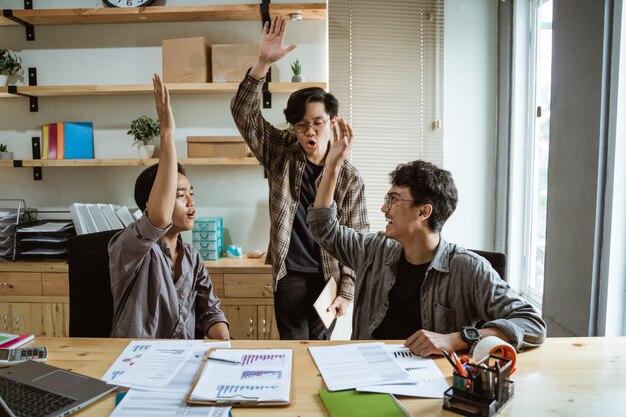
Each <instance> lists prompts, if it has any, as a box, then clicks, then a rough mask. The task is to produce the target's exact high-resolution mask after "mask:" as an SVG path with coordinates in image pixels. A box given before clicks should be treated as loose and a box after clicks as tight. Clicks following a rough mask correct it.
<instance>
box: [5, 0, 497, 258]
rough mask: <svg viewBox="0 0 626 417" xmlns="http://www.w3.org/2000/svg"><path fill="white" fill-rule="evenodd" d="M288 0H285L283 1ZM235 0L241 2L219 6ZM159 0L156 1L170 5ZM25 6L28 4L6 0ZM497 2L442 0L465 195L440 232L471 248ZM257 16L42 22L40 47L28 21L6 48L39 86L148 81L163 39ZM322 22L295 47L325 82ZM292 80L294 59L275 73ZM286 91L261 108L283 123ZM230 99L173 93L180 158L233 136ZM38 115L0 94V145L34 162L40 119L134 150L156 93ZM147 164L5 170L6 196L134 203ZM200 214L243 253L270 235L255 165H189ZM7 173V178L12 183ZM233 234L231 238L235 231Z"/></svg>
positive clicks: (226, 29) (292, 36)
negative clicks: (81, 127)
mask: <svg viewBox="0 0 626 417" xmlns="http://www.w3.org/2000/svg"><path fill="white" fill-rule="evenodd" d="M283 2H284V1H283ZM194 3H195V4H202V3H204V2H202V1H201V0H195V1H193V0H186V1H185V0H168V1H167V5H168V6H172V5H182V4H194ZM220 3H239V1H235V0H233V1H220ZM163 4H164V2H163V1H160V2H159V1H157V2H156V3H155V5H163ZM100 5H101V2H100V1H97V0H90V1H79V0H38V1H36V2H35V7H36V8H60V7H100ZM3 7H4V8H11V7H13V8H16V9H19V8H22V7H23V2H22V1H21V0H7V1H3ZM496 11H497V2H495V1H493V0H472V1H466V0H446V2H445V35H444V39H445V56H444V65H445V67H444V68H445V76H444V115H445V118H444V149H445V168H446V169H449V170H450V171H451V172H452V174H453V175H454V177H455V180H456V182H457V187H458V189H459V196H460V202H459V206H458V208H457V211H456V213H455V214H454V215H453V216H452V218H451V219H450V221H449V222H448V224H447V226H446V227H445V229H444V234H445V236H446V238H447V239H448V240H450V241H455V242H458V243H460V244H463V245H464V246H467V247H471V248H482V249H490V248H492V245H493V242H492V240H493V239H492V235H493V210H494V209H493V207H494V203H493V195H494V184H495V182H494V178H493V173H494V172H495V161H494V159H495V153H494V143H495V139H494V138H495V114H496V105H495V97H496V92H495V88H496V15H497V13H496ZM259 28H260V24H259V23H258V22H205V23H185V22H183V23H165V24H142V25H93V26H84V27H83V26H47V27H46V26H38V27H36V28H35V31H36V38H37V40H36V41H35V42H26V40H25V36H24V29H23V28H21V27H0V38H2V40H3V42H2V43H3V47H4V46H6V47H8V48H9V49H13V50H17V51H18V52H19V54H20V55H21V56H22V57H23V59H24V63H25V64H26V66H35V67H37V70H38V77H39V84H40V85H48V84H52V85H53V84H57V85H62V84H104V83H111V84H113V83H125V84H126V83H128V84H131V83H138V84H145V83H149V81H150V75H151V74H152V72H155V71H157V72H159V71H160V68H161V52H160V41H161V39H163V38H176V37H191V36H207V37H208V38H209V39H210V40H211V41H212V42H214V43H233V42H241V43H244V42H255V41H257V39H258V33H259V30H260V29H259ZM326 39H327V36H326V29H325V22H319V21H302V22H297V23H294V24H290V26H289V29H288V33H287V42H288V43H297V44H299V47H298V49H296V51H294V52H293V53H292V56H293V58H294V59H295V58H296V57H297V58H299V59H300V61H301V62H303V63H304V71H305V81H307V80H309V81H319V80H326V79H327V58H326V53H327V52H326V50H327V48H326ZM277 76H278V78H279V79H280V80H281V81H287V80H288V77H289V70H288V61H284V62H281V63H280V64H279V68H278V71H277V72H274V79H275V80H276V79H277ZM286 99H287V96H286V95H274V97H273V108H272V109H271V110H269V111H264V114H265V115H266V117H267V118H268V119H269V120H270V121H271V122H273V123H276V124H280V125H282V123H284V117H283V115H282V109H283V108H284V106H285V103H286ZM229 100H230V95H217V96H182V95H176V96H173V99H172V102H173V107H174V113H175V116H176V122H177V132H176V141H177V149H178V152H179V155H180V156H185V155H186V149H185V138H186V136H188V135H222V134H224V135H228V134H236V130H235V127H234V124H233V122H232V119H231V116H230V111H229V108H228V104H229ZM39 108H40V111H39V112H38V113H29V112H28V103H27V101H26V100H20V99H10V100H9V99H6V100H0V142H5V143H6V142H8V144H9V146H10V148H11V150H13V151H14V152H15V158H16V159H20V158H21V159H30V158H31V156H30V137H31V136H36V135H38V129H37V127H38V126H40V125H41V124H43V123H49V122H55V121H63V120H68V121H70V120H83V121H93V122H94V126H95V136H96V156H102V157H109V156H122V155H126V154H127V152H128V153H130V152H132V148H131V147H130V144H131V142H132V140H131V138H130V137H128V136H126V130H127V129H128V125H129V123H130V121H131V120H132V119H134V118H135V117H137V116H139V115H141V114H144V113H146V114H152V115H154V110H153V104H152V99H151V97H150V96H117V97H86V98H78V97H60V98H47V99H40V102H39ZM140 171H141V169H140V168H44V169H43V181H33V180H32V170H31V169H26V168H25V169H1V170H0V177H1V178H2V179H3V180H2V181H0V197H2V198H16V197H22V198H26V200H27V202H28V204H29V205H31V206H35V207H39V208H57V207H66V206H68V205H69V204H71V203H72V202H75V201H82V202H101V201H107V202H112V203H118V204H127V205H129V206H134V201H133V198H132V188H133V184H134V180H135V178H136V176H137V175H138V174H139V172H140ZM188 174H189V177H190V179H191V181H192V183H193V185H194V187H195V190H196V204H197V206H198V213H199V215H201V216H217V215H219V216H223V217H224V219H225V224H226V227H227V229H228V230H229V234H230V239H231V240H232V241H236V242H237V243H240V244H242V245H243V246H244V250H247V249H265V247H266V245H267V242H268V230H269V217H268V213H267V210H268V209H267V184H266V180H265V179H264V178H263V172H262V170H261V168H259V167H248V166H246V167H188ZM5 178H6V179H9V178H10V181H6V180H4V179H5ZM227 237H228V236H227Z"/></svg>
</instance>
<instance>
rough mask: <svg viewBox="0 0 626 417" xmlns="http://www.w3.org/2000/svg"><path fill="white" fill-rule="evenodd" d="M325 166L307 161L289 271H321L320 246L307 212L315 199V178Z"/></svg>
mask: <svg viewBox="0 0 626 417" xmlns="http://www.w3.org/2000/svg"><path fill="white" fill-rule="evenodd" d="M323 168H324V167H323V166H320V165H315V164H314V163H312V162H310V161H306V167H305V168H304V173H303V174H302V185H301V186H300V201H299V203H298V208H297V209H296V217H295V218H294V220H293V227H292V228H291V242H290V243H289V251H288V252H287V259H286V260H285V264H286V266H287V270H288V271H297V272H308V273H320V272H321V271H322V267H321V255H320V247H319V245H318V244H317V243H315V241H314V240H313V238H312V237H311V233H309V228H308V227H307V224H306V214H307V210H308V208H309V206H310V205H311V204H313V202H314V201H315V180H316V179H317V177H319V175H320V174H321V172H322V169H323Z"/></svg>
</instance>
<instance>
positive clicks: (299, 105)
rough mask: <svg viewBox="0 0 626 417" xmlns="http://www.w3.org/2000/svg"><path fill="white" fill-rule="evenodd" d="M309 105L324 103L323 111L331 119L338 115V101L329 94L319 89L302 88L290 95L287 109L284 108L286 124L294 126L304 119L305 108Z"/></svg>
mask: <svg viewBox="0 0 626 417" xmlns="http://www.w3.org/2000/svg"><path fill="white" fill-rule="evenodd" d="M309 103H324V109H326V113H328V115H329V116H330V118H331V119H332V118H333V117H335V116H337V114H338V113H339V101H337V98H336V97H335V96H333V95H332V94H331V93H328V92H326V91H324V89H323V88H319V87H309V88H303V89H301V90H298V91H295V92H294V93H292V94H291V95H290V96H289V100H287V108H285V118H286V119H287V122H288V123H290V124H292V125H295V124H296V123H298V122H299V121H301V120H302V119H304V113H306V106H307V104H309Z"/></svg>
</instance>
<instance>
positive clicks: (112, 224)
mask: <svg viewBox="0 0 626 417" xmlns="http://www.w3.org/2000/svg"><path fill="white" fill-rule="evenodd" d="M70 214H71V216H72V221H73V222H74V226H75V227H76V234H78V235H84V234H88V233H97V232H103V231H105V230H117V229H123V228H124V227H126V226H128V225H129V224H131V223H133V222H134V221H135V220H137V219H139V218H140V217H141V211H140V210H136V211H135V212H134V213H132V214H131V212H130V210H128V208H127V207H126V206H117V205H113V204H102V203H98V204H92V203H74V204H72V205H71V206H70Z"/></svg>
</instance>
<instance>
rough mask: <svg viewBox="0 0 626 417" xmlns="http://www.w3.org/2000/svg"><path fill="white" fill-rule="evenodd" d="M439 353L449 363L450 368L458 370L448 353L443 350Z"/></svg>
mask: <svg viewBox="0 0 626 417" xmlns="http://www.w3.org/2000/svg"><path fill="white" fill-rule="evenodd" d="M441 353H442V355H443V357H444V358H446V359H447V360H448V362H450V365H452V367H453V368H454V369H456V370H457V371H458V368H457V367H456V363H454V361H453V360H452V358H451V357H450V354H449V353H448V352H446V351H445V350H443V349H441Z"/></svg>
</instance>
